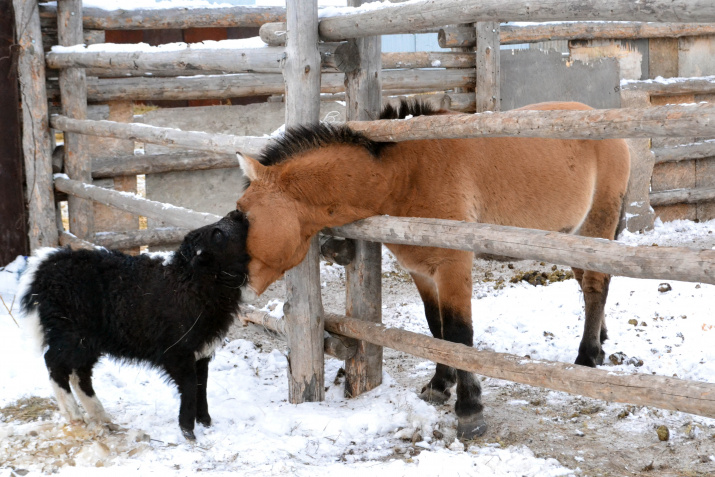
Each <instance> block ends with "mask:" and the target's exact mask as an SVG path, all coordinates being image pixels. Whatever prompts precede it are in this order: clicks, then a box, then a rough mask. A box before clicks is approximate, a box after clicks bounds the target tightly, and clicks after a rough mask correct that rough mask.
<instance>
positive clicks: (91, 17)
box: [40, 4, 286, 30]
mask: <svg viewBox="0 0 715 477" xmlns="http://www.w3.org/2000/svg"><path fill="white" fill-rule="evenodd" d="M285 18H286V17H285V8H283V7H251V6H236V7H219V8H181V7H179V8H165V9H136V10H104V9H101V8H96V7H83V8H82V25H83V26H84V28H86V29H97V30H162V29H163V30H165V29H182V30H185V29H187V28H229V27H260V26H261V25H263V24H264V23H268V22H282V21H285ZM40 20H41V22H42V26H43V27H44V26H51V25H52V21H53V20H54V21H55V25H56V24H57V6H56V5H52V4H40Z"/></svg>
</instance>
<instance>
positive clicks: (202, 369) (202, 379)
mask: <svg viewBox="0 0 715 477" xmlns="http://www.w3.org/2000/svg"><path fill="white" fill-rule="evenodd" d="M209 361H210V358H203V359H200V360H198V361H197V362H196V422H198V423H199V424H203V425H204V426H206V427H208V426H210V425H211V416H210V415H209V403H208V401H207V399H206V383H207V382H208V378H209Z"/></svg>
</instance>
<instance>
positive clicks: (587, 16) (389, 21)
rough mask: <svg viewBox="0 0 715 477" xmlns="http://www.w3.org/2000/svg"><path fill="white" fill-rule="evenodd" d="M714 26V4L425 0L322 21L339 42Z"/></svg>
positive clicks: (683, 0) (701, 0) (698, 0)
mask: <svg viewBox="0 0 715 477" xmlns="http://www.w3.org/2000/svg"><path fill="white" fill-rule="evenodd" d="M576 20H583V21H588V20H602V21H643V22H715V3H713V2H712V1H710V0H651V1H649V2H648V4H647V5H645V4H642V3H639V2H623V1H621V0H602V1H600V2H598V3H594V2H593V1H592V0H550V1H549V2H548V3H539V4H534V2H533V1H531V0H510V1H509V2H508V3H504V1H503V0H441V1H439V2H435V1H433V0H422V1H415V2H408V3H397V4H393V5H390V6H388V7H385V8H381V9H375V10H370V11H363V12H358V13H349V14H342V15H340V16H334V17H327V18H323V19H322V20H321V22H320V36H321V39H323V40H326V41H339V40H344V39H347V38H359V37H364V36H371V35H391V34H399V33H410V32H413V31H415V30H419V29H424V28H434V27H441V26H444V25H450V24H454V23H475V22H517V21H518V22H545V21H576Z"/></svg>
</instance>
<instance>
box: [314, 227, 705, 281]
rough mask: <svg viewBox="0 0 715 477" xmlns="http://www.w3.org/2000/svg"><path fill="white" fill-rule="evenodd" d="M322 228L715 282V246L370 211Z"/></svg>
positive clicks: (370, 237) (591, 267)
mask: <svg viewBox="0 0 715 477" xmlns="http://www.w3.org/2000/svg"><path fill="white" fill-rule="evenodd" d="M326 233H329V234H332V235H337V236H340V237H345V238H352V239H360V240H369V241H372V242H382V243H393V244H406V245H419V246H425V247H439V248H449V249H455V250H467V251H473V252H475V253H478V254H489V255H498V256H504V257H513V258H515V259H526V260H542V261H545V262H550V263H557V264H561V265H569V266H572V267H577V268H583V269H585V270H593V271H597V272H603V273H608V274H611V275H618V276H625V277H632V278H662V279H671V280H682V281H686V282H702V283H710V284H715V250H696V249H689V248H680V247H633V246H629V245H625V244H622V243H618V242H613V241H610V240H605V239H596V238H589V237H580V236H576V235H568V234H562V233H558V232H547V231H543V230H532V229H521V228H517V227H506V226H499V225H491V224H477V223H471V222H455V221H450V220H440V219H423V218H408V217H370V218H368V219H364V220H360V221H358V222H354V223H352V224H349V225H344V226H342V227H335V228H332V229H329V230H326Z"/></svg>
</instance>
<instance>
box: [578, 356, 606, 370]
mask: <svg viewBox="0 0 715 477" xmlns="http://www.w3.org/2000/svg"><path fill="white" fill-rule="evenodd" d="M574 364H578V365H579V366H588V367H589V368H595V367H596V366H597V365H598V363H597V362H596V360H595V359H593V358H588V357H583V356H581V355H579V356H578V357H577V358H576V361H574ZM601 364H603V361H601Z"/></svg>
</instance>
